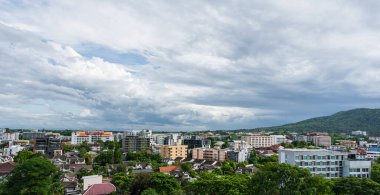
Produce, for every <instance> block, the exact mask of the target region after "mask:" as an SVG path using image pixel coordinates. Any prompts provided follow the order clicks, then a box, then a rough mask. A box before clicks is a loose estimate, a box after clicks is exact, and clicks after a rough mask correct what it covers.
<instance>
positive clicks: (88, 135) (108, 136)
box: [71, 131, 114, 145]
mask: <svg viewBox="0 0 380 195" xmlns="http://www.w3.org/2000/svg"><path fill="white" fill-rule="evenodd" d="M98 140H102V141H104V142H105V141H113V140H114V137H113V135H112V132H104V131H77V132H72V133H71V144H74V145H76V144H81V143H83V142H87V143H89V144H93V143H96V141H98Z"/></svg>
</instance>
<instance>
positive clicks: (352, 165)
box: [343, 160, 371, 178]
mask: <svg viewBox="0 0 380 195" xmlns="http://www.w3.org/2000/svg"><path fill="white" fill-rule="evenodd" d="M343 167H344V168H343V177H360V178H369V177H370V172H371V161H369V160H345V161H344V166H343Z"/></svg>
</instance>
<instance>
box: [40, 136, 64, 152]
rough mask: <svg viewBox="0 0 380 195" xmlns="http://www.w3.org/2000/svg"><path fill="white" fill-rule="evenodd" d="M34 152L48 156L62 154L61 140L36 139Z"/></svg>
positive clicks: (49, 138) (50, 138)
mask: <svg viewBox="0 0 380 195" xmlns="http://www.w3.org/2000/svg"><path fill="white" fill-rule="evenodd" d="M33 151H34V152H41V153H44V154H46V155H48V156H54V155H55V154H57V153H62V147H61V140H60V139H56V138H53V137H45V138H36V139H34V141H33Z"/></svg>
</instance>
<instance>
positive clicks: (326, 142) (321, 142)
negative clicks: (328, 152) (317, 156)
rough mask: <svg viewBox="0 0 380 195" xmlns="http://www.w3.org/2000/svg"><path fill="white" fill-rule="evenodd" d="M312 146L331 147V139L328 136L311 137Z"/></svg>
mask: <svg viewBox="0 0 380 195" xmlns="http://www.w3.org/2000/svg"><path fill="white" fill-rule="evenodd" d="M312 142H313V144H314V145H316V146H321V147H330V146H331V137H330V136H328V135H317V136H313V141H312Z"/></svg>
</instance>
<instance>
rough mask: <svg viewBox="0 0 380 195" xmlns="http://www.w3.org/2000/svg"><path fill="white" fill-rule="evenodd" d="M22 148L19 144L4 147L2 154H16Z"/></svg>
mask: <svg viewBox="0 0 380 195" xmlns="http://www.w3.org/2000/svg"><path fill="white" fill-rule="evenodd" d="M23 149H24V147H22V146H19V145H13V146H9V147H7V148H4V152H3V155H5V156H16V155H17V153H18V152H20V151H21V150H23Z"/></svg>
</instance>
